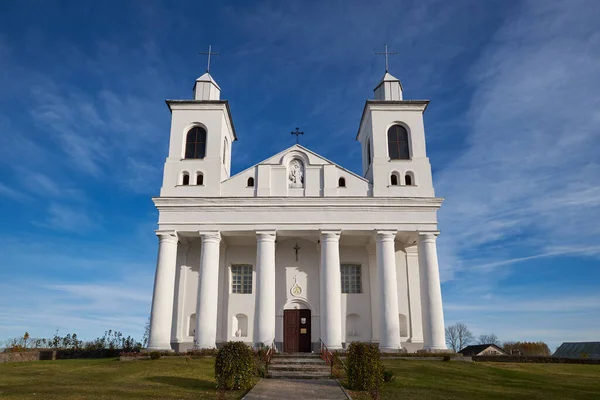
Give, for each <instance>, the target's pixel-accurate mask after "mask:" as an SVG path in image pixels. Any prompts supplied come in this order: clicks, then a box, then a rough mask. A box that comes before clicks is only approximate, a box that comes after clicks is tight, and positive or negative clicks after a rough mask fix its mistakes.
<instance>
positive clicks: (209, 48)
mask: <svg viewBox="0 0 600 400" xmlns="http://www.w3.org/2000/svg"><path fill="white" fill-rule="evenodd" d="M211 49H212V45H211V44H209V45H208V51H201V52H200V53H198V54H206V55H208V63H207V65H206V72H207V73H210V56H211V55H212V56H218V55H219V53H213V52H211ZM386 51H387V50H386Z"/></svg>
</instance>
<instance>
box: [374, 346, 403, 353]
mask: <svg viewBox="0 0 600 400" xmlns="http://www.w3.org/2000/svg"><path fill="white" fill-rule="evenodd" d="M379 351H380V352H382V353H400V352H402V348H401V347H379Z"/></svg>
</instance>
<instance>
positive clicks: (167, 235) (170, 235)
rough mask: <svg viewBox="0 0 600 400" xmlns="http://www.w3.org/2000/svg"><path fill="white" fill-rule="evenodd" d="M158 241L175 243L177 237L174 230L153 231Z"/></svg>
mask: <svg viewBox="0 0 600 400" xmlns="http://www.w3.org/2000/svg"><path fill="white" fill-rule="evenodd" d="M155 233H156V236H158V241H159V242H169V243H177V242H178V240H179V238H178V236H177V232H176V231H155Z"/></svg>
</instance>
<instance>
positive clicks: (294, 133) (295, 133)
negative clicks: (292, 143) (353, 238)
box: [291, 128, 304, 261]
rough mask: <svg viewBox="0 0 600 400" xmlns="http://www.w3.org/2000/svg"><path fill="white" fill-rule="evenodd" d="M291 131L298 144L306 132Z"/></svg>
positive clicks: (298, 129) (297, 129)
mask: <svg viewBox="0 0 600 400" xmlns="http://www.w3.org/2000/svg"><path fill="white" fill-rule="evenodd" d="M291 133H292V135H296V144H298V139H299V137H300V135H304V132H300V128H296V130H295V131H292V132H291ZM296 261H298V260H296Z"/></svg>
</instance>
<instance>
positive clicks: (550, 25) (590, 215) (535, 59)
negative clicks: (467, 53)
mask: <svg viewBox="0 0 600 400" xmlns="http://www.w3.org/2000/svg"><path fill="white" fill-rule="evenodd" d="M593 10H594V11H593ZM598 11H600V10H599V5H598V4H597V3H596V2H592V1H590V2H584V1H581V2H580V4H579V6H574V5H573V4H571V3H569V4H567V3H564V2H536V1H531V2H524V3H523V5H522V6H521V7H519V8H518V9H517V10H516V13H515V16H514V18H509V19H507V21H506V23H505V24H504V26H502V27H501V28H500V29H499V30H498V32H497V33H496V35H495V36H494V38H493V40H492V41H491V42H490V44H489V46H488V48H487V49H486V51H485V52H484V53H483V54H482V56H481V58H480V60H479V61H478V63H477V64H476V65H475V66H474V68H473V70H472V71H471V77H472V79H471V81H472V84H473V85H474V89H475V91H474V95H473V97H472V102H471V105H470V110H469V113H468V126H467V129H468V131H467V133H468V136H467V140H466V147H465V149H464V150H463V151H462V152H461V153H460V155H459V156H458V157H457V158H456V159H455V160H454V161H453V162H452V163H451V164H449V165H448V166H447V167H446V168H444V170H443V171H441V172H440V173H439V174H438V175H437V177H436V193H437V194H438V195H440V196H444V197H446V199H447V200H446V202H445V203H444V205H443V207H442V211H441V212H440V225H441V227H442V230H443V235H442V237H441V238H440V248H441V249H440V254H441V255H443V256H444V257H443V259H442V263H441V264H442V267H444V268H447V269H450V270H456V268H457V266H456V265H452V264H451V263H452V262H453V261H454V259H455V258H463V262H465V261H464V255H465V254H467V253H468V252H469V251H473V250H475V249H477V252H478V257H479V258H480V259H486V258H487V259H488V260H489V259H498V257H500V262H499V263H497V265H498V266H500V265H502V262H501V260H502V257H506V256H507V255H509V254H511V252H512V251H514V250H515V249H516V250H517V251H518V252H519V253H520V254H521V255H522V256H523V257H526V256H528V255H533V256H535V254H540V253H551V252H553V251H554V248H555V247H556V246H562V247H563V248H564V247H566V248H567V249H568V248H571V249H573V250H578V249H579V250H581V253H580V254H589V253H590V251H589V249H590V248H592V247H596V246H598V245H599V244H600V240H599V239H598V238H599V237H600V225H599V224H598V223H597V221H598V215H600V201H599V200H598V199H599V198H600V159H599V157H598V153H597V149H598V148H599V147H600V135H599V134H598V132H599V131H600V118H599V115H600V111H598V110H600V98H599V97H598V96H597V93H598V92H599V91H600V81H599V80H598V74H597V71H598V70H599V68H600V32H598V31H597V22H596V21H595V19H594V18H592V17H591V16H592V15H597V14H598ZM574 27H576V28H574ZM500 242H501V247H500V248H498V247H493V248H492V245H495V244H497V243H500ZM486 246H489V247H486ZM519 249H521V250H519ZM451 254H452V255H451ZM596 254H597V252H596ZM452 257H454V259H453V258H452ZM509 257H510V256H509ZM488 266H490V265H488ZM458 268H460V266H458ZM445 276H446V277H450V276H452V275H451V273H449V272H448V271H446V273H445Z"/></svg>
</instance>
